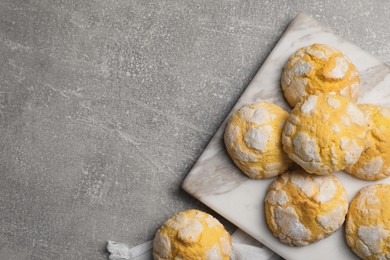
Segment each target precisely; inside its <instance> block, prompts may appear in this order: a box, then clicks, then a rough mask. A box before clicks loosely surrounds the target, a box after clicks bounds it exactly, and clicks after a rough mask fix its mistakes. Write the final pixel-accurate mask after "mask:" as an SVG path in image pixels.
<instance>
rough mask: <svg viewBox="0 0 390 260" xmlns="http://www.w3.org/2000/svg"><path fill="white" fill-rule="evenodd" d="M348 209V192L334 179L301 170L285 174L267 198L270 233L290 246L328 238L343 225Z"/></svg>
mask: <svg viewBox="0 0 390 260" xmlns="http://www.w3.org/2000/svg"><path fill="white" fill-rule="evenodd" d="M347 208H348V198H347V194H346V191H345V189H344V187H343V186H342V184H341V183H340V182H339V181H338V179H337V178H336V177H335V176H334V175H328V176H318V175H311V174H307V173H306V172H305V171H304V170H302V169H299V170H296V171H293V172H286V173H284V174H282V175H281V176H280V177H279V178H278V179H277V180H275V181H274V182H273V183H272V184H271V185H270V187H269V188H268V192H267V195H266V197H265V214H266V220H267V224H268V227H269V229H270V230H271V232H272V234H273V235H274V236H275V237H277V238H278V239H279V240H280V241H281V242H283V243H285V244H288V245H290V246H304V245H307V244H309V243H312V242H314V241H317V240H319V239H322V238H325V237H327V236H328V235H330V234H331V233H332V232H334V231H335V230H336V229H338V228H339V227H340V226H341V225H342V224H343V222H344V219H345V215H346V213H347Z"/></svg>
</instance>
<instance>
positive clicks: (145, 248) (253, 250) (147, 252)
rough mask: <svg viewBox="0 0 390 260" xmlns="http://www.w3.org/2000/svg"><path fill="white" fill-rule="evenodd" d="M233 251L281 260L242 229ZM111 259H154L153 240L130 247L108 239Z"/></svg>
mask: <svg viewBox="0 0 390 260" xmlns="http://www.w3.org/2000/svg"><path fill="white" fill-rule="evenodd" d="M232 241H233V252H232V256H231V258H230V259H231V260H252V259H253V260H281V259H283V258H281V257H280V256H279V255H277V254H276V253H274V252H273V251H271V250H269V249H268V248H266V247H265V246H263V245H262V244H261V243H259V242H257V241H256V240H254V239H253V238H252V237H250V236H249V235H247V234H246V233H244V232H243V231H241V230H239V229H238V230H237V231H236V232H234V233H233V235H232ZM107 250H108V252H110V257H109V259H110V260H152V259H153V257H152V241H148V242H145V243H143V244H141V245H138V246H135V247H133V248H129V247H128V246H127V245H126V244H123V243H118V242H114V241H108V244H107Z"/></svg>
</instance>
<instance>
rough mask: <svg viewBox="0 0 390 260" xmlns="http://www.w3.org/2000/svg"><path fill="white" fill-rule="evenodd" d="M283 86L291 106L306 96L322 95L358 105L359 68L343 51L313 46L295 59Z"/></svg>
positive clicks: (287, 68) (283, 77) (302, 49)
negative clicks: (326, 94) (339, 98)
mask: <svg viewBox="0 0 390 260" xmlns="http://www.w3.org/2000/svg"><path fill="white" fill-rule="evenodd" d="M281 86H282V90H283V92H284V96H285V97H286V99H287V101H288V103H289V104H290V105H291V106H295V105H296V104H297V103H298V102H299V101H301V100H302V98H303V97H305V96H308V95H316V94H321V93H329V94H336V95H340V96H344V97H346V98H348V99H350V100H352V101H357V100H358V97H359V86H360V79H359V74H358V71H357V69H356V67H355V66H354V65H353V64H352V62H351V61H350V60H349V59H348V57H346V56H345V55H344V54H343V53H342V52H341V51H339V50H337V49H334V48H332V47H330V46H328V45H325V44H313V45H311V46H307V47H303V48H301V49H299V50H298V51H296V52H295V53H294V54H293V55H291V57H290V58H289V60H288V62H287V64H286V65H285V67H284V70H283V73H282V77H281Z"/></svg>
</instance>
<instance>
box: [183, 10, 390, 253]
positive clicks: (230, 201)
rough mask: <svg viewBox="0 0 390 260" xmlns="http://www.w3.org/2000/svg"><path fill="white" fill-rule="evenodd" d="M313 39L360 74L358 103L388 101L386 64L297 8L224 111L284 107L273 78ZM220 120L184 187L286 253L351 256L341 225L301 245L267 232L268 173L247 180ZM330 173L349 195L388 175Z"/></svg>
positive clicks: (389, 89) (389, 71) (388, 70)
mask: <svg viewBox="0 0 390 260" xmlns="http://www.w3.org/2000/svg"><path fill="white" fill-rule="evenodd" d="M313 43H325V44H329V45H331V46H333V47H336V48H338V49H340V50H341V51H343V52H344V53H345V54H346V55H347V56H348V57H349V58H350V59H351V60H352V62H353V63H354V64H355V65H356V67H357V68H358V70H359V73H360V79H361V90H360V98H359V101H358V103H372V104H379V105H384V106H387V107H390V67H389V66H388V65H386V64H384V63H383V62H381V61H379V60H378V59H377V58H375V57H373V56H372V55H370V54H369V53H367V52H365V51H364V50H362V49H360V48H359V47H357V46H355V45H354V44H352V43H350V42H348V41H346V40H344V39H342V38H340V37H339V36H337V35H335V34H334V33H333V32H332V31H331V30H329V29H328V28H327V27H325V26H324V25H322V24H320V23H319V22H317V21H316V20H314V19H312V18H311V17H310V16H308V15H306V14H300V15H298V16H297V17H296V18H295V19H294V20H293V21H292V22H291V24H290V26H289V27H288V29H287V30H286V32H285V33H284V34H283V36H282V37H281V39H280V40H279V42H278V43H277V44H276V46H275V48H274V49H273V51H272V52H271V53H270V55H269V56H268V58H267V60H266V61H265V62H264V64H263V66H262V67H261V68H260V70H259V71H258V72H257V74H256V76H255V77H254V78H253V80H252V82H251V83H250V84H249V86H248V87H247V89H246V90H245V92H244V93H243V94H242V96H241V97H240V98H239V100H238V102H237V103H236V105H235V106H234V108H233V110H232V111H231V112H230V114H229V116H230V115H231V114H232V113H233V112H234V111H236V110H237V109H238V108H240V107H241V106H242V105H244V104H248V103H253V102H261V101H268V102H272V103H275V104H277V105H279V106H281V107H283V108H284V109H286V110H288V111H290V110H291V108H290V107H289V106H288V104H287V103H286V101H285V100H284V98H283V94H282V92H281V88H280V83H279V82H280V75H281V72H282V69H283V66H284V64H285V63H286V62H287V60H288V58H289V56H290V55H291V54H292V53H293V52H294V51H296V50H297V49H299V48H301V47H304V46H307V45H310V44H313ZM229 116H228V117H227V118H229ZM225 126H226V120H225V121H224V122H223V123H222V125H221V127H220V128H219V129H218V131H217V132H216V134H215V135H214V137H213V138H212V139H211V141H210V143H209V144H208V146H207V147H206V149H205V150H204V152H203V153H202V155H201V156H200V157H199V159H198V161H197V162H196V163H195V165H194V167H193V168H192V170H191V171H190V173H189V174H188V176H187V178H186V179H185V181H184V183H183V188H184V190H186V191H187V192H188V193H190V194H191V195H193V196H194V197H195V198H197V199H199V200H200V201H202V202H203V203H204V204H206V205H207V206H209V207H210V208H212V209H214V210H215V211H216V212H218V213H219V214H221V215H222V216H223V217H225V218H226V219H228V220H229V221H231V222H232V223H234V224H235V225H236V226H238V227H239V228H241V229H242V230H244V231H245V232H247V233H248V234H249V235H251V236H252V237H254V238H255V239H257V240H258V241H260V242H262V243H263V244H265V245H266V246H268V247H269V248H270V249H272V250H273V251H275V252H276V253H278V254H279V255H281V256H282V257H284V258H286V259H297V260H298V259H299V260H302V259H316V260H320V259H326V260H327V259H357V257H356V256H355V255H354V254H353V253H352V252H351V251H350V249H349V247H348V246H347V244H346V242H345V239H344V226H343V227H342V228H341V229H339V230H338V231H336V232H335V233H334V234H332V235H331V236H330V237H328V238H326V239H323V240H321V241H319V242H316V243H313V244H311V245H308V246H305V247H289V246H286V245H284V244H282V243H281V242H279V241H278V240H277V239H276V238H274V237H273V236H272V234H271V233H270V231H269V230H268V228H267V226H266V222H265V216H264V209H263V207H264V204H263V200H264V196H265V193H266V190H267V187H268V185H269V184H270V183H271V182H272V181H273V179H270V180H251V179H249V178H247V177H246V176H244V175H243V174H241V173H240V171H239V169H238V168H236V166H235V165H234V164H233V162H232V161H231V160H230V158H229V157H228V155H227V153H226V151H225V147H224V143H223V132H224V130H225ZM336 175H337V177H338V178H339V179H340V180H341V182H342V183H343V184H344V186H345V188H346V190H347V193H348V196H349V200H351V199H352V198H353V197H354V196H355V194H356V193H357V192H358V191H359V190H360V189H361V188H362V187H364V186H367V185H371V184H375V183H390V178H387V179H385V180H382V181H377V182H367V181H362V180H359V179H356V178H354V177H352V176H350V175H347V174H346V173H343V172H339V173H336Z"/></svg>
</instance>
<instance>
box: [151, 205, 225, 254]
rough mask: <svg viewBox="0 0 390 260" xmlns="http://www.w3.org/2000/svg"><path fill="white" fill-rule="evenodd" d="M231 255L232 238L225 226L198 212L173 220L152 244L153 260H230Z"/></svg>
mask: <svg viewBox="0 0 390 260" xmlns="http://www.w3.org/2000/svg"><path fill="white" fill-rule="evenodd" d="M231 251H232V241H231V237H230V235H229V233H228V232H227V231H226V230H225V228H224V227H223V225H222V224H221V223H220V222H219V221H218V220H217V219H215V218H214V217H213V216H211V215H209V214H207V213H204V212H202V211H199V210H188V211H184V212H181V213H178V214H176V215H175V216H173V217H171V218H170V219H168V220H167V221H166V222H165V223H164V224H163V225H162V227H161V228H160V229H159V230H158V231H157V233H156V236H155V237H154V240H153V258H154V260H163V259H164V260H165V259H169V260H180V259H204V260H214V259H219V260H229V257H230V255H231Z"/></svg>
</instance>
